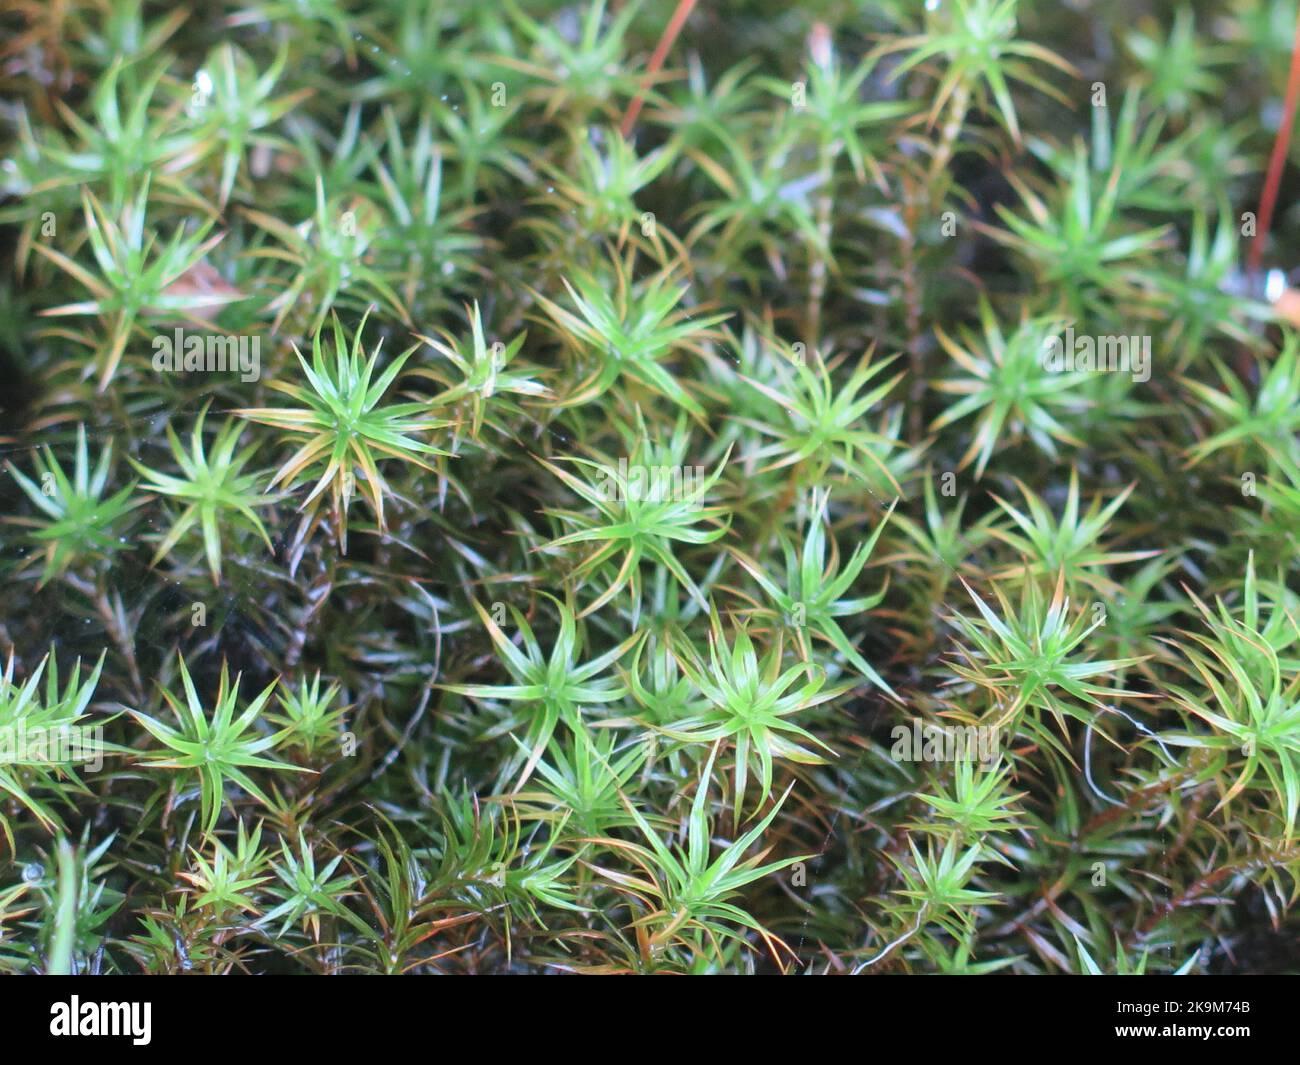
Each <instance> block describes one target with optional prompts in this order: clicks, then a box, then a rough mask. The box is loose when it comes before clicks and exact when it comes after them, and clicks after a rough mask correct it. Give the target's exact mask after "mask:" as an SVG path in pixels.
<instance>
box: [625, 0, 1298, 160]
mask: <svg viewBox="0 0 1300 1065" xmlns="http://www.w3.org/2000/svg"><path fill="white" fill-rule="evenodd" d="M694 8H695V0H677V10H675V11H674V12H673V17H672V18H670V19H669V20H668V25H667V26H666V27H664V35H663V36H662V37H660V38H659V43H658V44H657V45H655V50H654V52H652V53H651V55H650V62H649V64H648V65H647V66H646V70H645V78H644V79H643V80H642V82H641V91H640V92H639V93H637V94H636V99H634V100H633V101H632V102H631V103H630V104H629V105H628V109H627V114H625V115H624V116H623V136H624V137H630V136H631V135H632V129H633V127H635V126H636V120H637V116H638V115H639V114H641V105H642V104H643V103H645V94H646V89H648V88H649V87H650V82H651V80H652V79H653V78H654V76H655V75H656V74H658V73H659V68H660V67H662V66H663V65H664V60H665V59H667V58H668V53H669V51H670V50H671V49H672V46H673V42H675V41H676V40H677V35H678V34H679V33H681V32H682V27H683V26H684V25H686V20H687V19H688V18H690V15H691V11H693V10H694ZM1297 44H1298V45H1300V37H1297Z"/></svg>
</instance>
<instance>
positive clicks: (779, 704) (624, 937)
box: [0, 0, 1300, 973]
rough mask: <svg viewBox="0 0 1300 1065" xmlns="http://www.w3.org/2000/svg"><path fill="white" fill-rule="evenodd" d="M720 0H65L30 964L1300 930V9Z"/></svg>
mask: <svg viewBox="0 0 1300 1065" xmlns="http://www.w3.org/2000/svg"><path fill="white" fill-rule="evenodd" d="M674 8H675V4H674V3H671V2H669V0H644V2H641V3H609V4H606V3H604V2H603V0H596V2H594V3H589V4H588V3H576V4H560V3H552V2H546V0H528V2H526V3H507V4H494V3H468V2H453V3H447V2H442V0H429V2H407V3H397V2H390V3H380V2H373V3H361V2H355V3H344V2H342V0H319V2H314V3H312V4H310V5H303V4H290V3H264V2H254V0H248V2H241V3H235V2H231V3H226V4H216V5H214V4H208V5H193V6H192V7H179V8H178V7H175V6H174V5H171V4H153V3H148V4H145V3H140V2H132V0H112V2H108V3H90V2H71V3H67V4H62V5H54V6H51V5H47V4H44V3H40V2H39V0H37V2H31V3H27V2H20V3H19V4H17V6H16V7H14V9H13V10H12V11H11V12H10V13H8V14H6V15H5V16H4V20H5V24H6V26H7V27H8V28H11V29H14V30H16V31H18V36H16V37H13V38H11V41H13V42H16V43H11V44H10V45H8V46H5V47H6V49H7V50H6V51H5V52H4V62H3V64H0V83H2V84H3V89H4V92H5V95H6V96H7V97H8V98H10V99H11V100H12V101H13V105H12V106H11V107H6V109H5V110H4V112H3V114H2V115H0V154H2V155H3V156H4V162H3V168H0V193H3V197H4V198H3V200H2V201H0V230H2V231H3V234H4V237H5V239H4V243H3V249H4V250H3V258H2V260H0V309H3V311H4V314H3V318H4V323H3V329H2V330H0V363H2V366H3V370H4V377H5V382H6V383H5V393H4V395H3V396H2V397H0V404H3V406H4V409H3V415H4V421H3V423H0V425H2V427H3V431H4V433H5V434H6V435H4V436H3V437H2V438H0V447H3V451H4V458H5V459H6V460H7V461H6V466H5V470H4V472H3V476H0V500H2V501H3V514H4V518H5V520H4V522H3V523H0V582H2V586H3V588H4V592H3V607H2V613H0V654H3V659H4V670H3V674H2V675H0V729H7V730H9V733H12V737H11V738H13V737H18V736H19V735H21V736H23V737H25V738H24V739H22V740H21V743H20V744H19V745H20V746H21V745H22V744H26V746H23V747H22V750H21V751H18V748H17V747H15V744H14V743H10V744H9V745H8V746H4V745H0V752H3V751H12V752H13V753H11V755H10V756H9V757H8V758H7V760H6V761H5V762H4V764H0V825H2V826H3V828H4V831H3V833H0V971H14V972H31V971H70V970H71V971H86V970H88V969H93V968H95V967H98V968H100V969H102V970H103V971H111V972H139V971H144V972H177V971H180V970H183V969H185V970H199V971H205V972H231V971H242V970H252V971H266V972H280V971H285V970H297V971H308V972H318V973H326V972H339V971H347V972H357V971H362V972H409V971H416V972H420V971H432V970H445V971H469V972H484V971H504V970H507V969H515V970H517V969H520V968H527V969H532V970H537V971H547V970H551V971H555V970H563V971H571V970H579V971H590V972H620V971H638V972H647V971H677V972H719V971H731V972H752V971H758V970H768V971H771V970H775V969H778V968H779V969H782V970H785V971H806V970H808V969H810V968H811V969H812V970H813V971H822V970H824V969H833V970H836V971H854V972H870V973H874V972H909V973H935V972H940V973H956V972H968V973H983V972H994V971H1012V972H1017V973H1057V972H1081V973H1094V972H1144V971H1145V972H1151V973H1157V972H1158V973H1168V972H1174V971H1182V972H1213V971H1235V972H1254V971H1263V970H1269V969H1276V968H1282V967H1285V966H1287V965H1291V966H1294V964H1295V963H1294V960H1293V959H1292V960H1290V961H1287V960H1285V953H1284V951H1283V950H1282V947H1281V945H1282V944H1284V943H1287V942H1292V941H1294V938H1295V936H1296V934H1297V918H1296V916H1295V914H1294V912H1293V909H1292V905H1291V904H1292V901H1293V896H1294V894H1295V892H1296V889H1297V886H1298V885H1297V879H1296V878H1297V872H1298V871H1300V840H1297V838H1296V819H1297V811H1298V810H1300V654H1297V652H1296V647H1297V641H1300V626H1298V625H1297V621H1298V620H1300V616H1298V615H1297V606H1300V601H1298V600H1297V596H1296V592H1295V591H1294V590H1293V589H1294V587H1295V586H1294V585H1292V584H1291V580H1292V573H1293V572H1297V573H1298V575H1300V568H1298V567H1297V563H1296V551H1295V546H1296V544H1295V529H1296V527H1297V519H1298V518H1300V443H1298V441H1297V436H1296V432H1295V430H1296V425H1297V418H1298V417H1300V415H1297V411H1300V403H1298V401H1297V400H1298V397H1297V382H1298V381H1300V375H1298V374H1297V370H1296V353H1297V340H1296V336H1295V334H1294V333H1292V331H1291V327H1290V326H1289V325H1288V324H1287V323H1286V322H1285V321H1283V320H1282V319H1281V317H1280V316H1277V315H1275V312H1274V310H1273V307H1272V306H1271V305H1270V304H1269V303H1268V302H1267V301H1266V300H1265V299H1264V293H1263V290H1262V288H1258V287H1252V284H1251V283H1249V279H1247V278H1244V277H1243V272H1242V265H1241V264H1243V263H1244V262H1245V261H1246V257H1247V250H1248V246H1249V244H1250V241H1251V239H1252V236H1253V234H1254V232H1255V229H1256V227H1258V226H1259V225H1260V224H1261V222H1262V220H1261V219H1260V218H1259V217H1258V215H1257V212H1258V211H1259V200H1260V191H1261V188H1262V186H1263V183H1264V182H1263V170H1264V164H1265V161H1266V159H1267V157H1268V153H1269V151H1270V149H1271V147H1272V144H1273V138H1274V134H1275V133H1276V129H1275V125H1276V118H1275V117H1274V116H1275V115H1276V114H1277V113H1279V112H1280V110H1281V106H1280V104H1281V101H1280V94H1281V92H1282V86H1283V84H1284V81H1285V71H1286V64H1287V60H1288V54H1287V52H1286V50H1285V49H1284V48H1283V49H1279V48H1278V46H1277V42H1278V41H1279V40H1281V39H1283V38H1286V37H1287V34H1289V32H1290V28H1291V24H1290V19H1291V18H1293V13H1291V8H1290V7H1289V6H1288V5H1285V4H1280V3H1271V2H1267V0H1220V2H1206V3H1198V4H1195V5H1190V6H1179V5H1174V4H1169V3H1163V2H1143V3H1138V4H1137V5H1136V6H1135V5H1134V4H1131V3H1126V4H1117V3H1110V2H1096V3H1077V4H1028V3H1024V4H1017V3H1016V2H1015V0H939V2H937V3H924V2H921V0H915V2H912V0H887V2H883V3H880V4H875V5H860V4H850V3H842V2H834V0H819V2H815V3H812V4H805V5H798V6H797V7H795V8H791V7H790V5H788V4H785V3H776V2H768V0H755V2H752V3H748V4H744V5H700V6H699V7H698V8H697V9H695V10H694V11H693V12H692V14H691V15H690V17H689V18H688V19H687V21H686V22H685V25H684V27H683V28H682V30H681V34H680V36H679V37H678V38H677V39H676V40H675V41H674V42H671V47H670V48H669V50H668V53H667V56H668V58H667V62H666V64H665V65H664V67H663V69H662V70H658V69H657V68H655V67H653V66H652V64H651V61H650V57H651V55H652V53H653V52H654V50H655V47H656V44H657V43H658V42H659V40H660V37H661V35H662V34H663V33H664V30H665V27H667V26H668V25H669V24H670V21H671V19H672V17H673V13H674ZM1279 26H1281V29H1280V30H1279V29H1278V27H1279ZM1287 39H1289V38H1287ZM642 94H644V100H643V106H637V105H634V101H635V100H636V99H637V98H638V97H639V96H641V95H642ZM1292 179H1293V174H1290V173H1288V174H1286V175H1285V180H1284V183H1283V193H1284V194H1283V198H1282V201H1281V204H1282V206H1283V207H1285V205H1286V202H1287V199H1286V197H1287V194H1289V192H1290V191H1291V188H1292V185H1293V180H1292ZM1294 221H1295V220H1294V218H1293V216H1292V213H1290V212H1288V211H1286V210H1280V211H1279V212H1278V214H1277V217H1276V222H1275V224H1274V226H1273V230H1274V232H1273V233H1271V234H1267V235H1266V236H1267V237H1268V244H1267V246H1266V249H1265V250H1266V252H1268V253H1269V254H1270V255H1271V254H1273V253H1274V251H1275V252H1276V254H1277V255H1279V256H1280V255H1282V254H1284V253H1285V249H1287V248H1288V247H1291V246H1294V244H1295V238H1296V236H1297V233H1296V231H1295V226H1294ZM1275 265H1277V266H1279V267H1281V268H1285V267H1286V266H1287V265H1288V264H1287V263H1286V262H1285V261H1278V262H1276V263H1275ZM160 352H161V353H162V354H163V355H167V356H168V357H166V358H163V357H159V353H160ZM208 415H211V417H208ZM354 504H358V505H354ZM51 649H52V650H51ZM78 659H79V660H80V662H81V663H82V664H83V665H84V664H86V663H96V665H95V666H94V668H93V670H90V669H86V670H83V669H81V668H80V667H75V668H74V667H73V663H75V662H77V660H78ZM59 665H62V666H63V675H64V677H65V678H69V679H66V681H65V683H64V686H63V687H60V685H59V682H58V680H57V679H56V678H57V677H58V666H59ZM20 726H21V729H20ZM41 730H44V732H42V731H41ZM69 730H74V731H75V730H80V731H77V732H76V735H77V736H78V737H79V738H89V739H91V740H92V741H93V742H94V743H96V744H98V746H97V747H96V748H95V750H96V751H97V752H98V755H99V756H101V760H100V761H99V762H98V763H96V764H91V761H90V760H89V759H88V758H84V757H82V756H83V755H86V753H87V752H86V751H84V750H82V751H78V750H75V749H73V748H71V747H68V746H66V745H65V746H63V747H58V746H57V742H59V741H60V738H61V737H62V738H64V739H66V737H67V736H68V735H69V734H70V732H69ZM38 733H39V734H40V735H41V742H42V744H43V747H42V750H43V751H44V754H43V755H42V756H41V757H39V758H38V757H36V752H37V748H36V747H34V746H33V744H34V743H35V740H34V739H33V738H32V737H33V736H36V735H37V734H38ZM83 734H84V735H83ZM6 735H8V734H6ZM4 738H5V737H4V736H0V739H4ZM15 742H18V741H17V740H15ZM1247 945H1248V946H1247ZM1273 945H1276V948H1275V947H1274V946H1273Z"/></svg>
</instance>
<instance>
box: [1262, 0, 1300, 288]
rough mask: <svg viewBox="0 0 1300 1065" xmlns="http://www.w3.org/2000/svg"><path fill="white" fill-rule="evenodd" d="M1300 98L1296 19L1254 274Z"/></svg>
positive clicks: (1299, 42) (1299, 29) (1266, 182)
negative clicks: (1284, 99)
mask: <svg viewBox="0 0 1300 1065" xmlns="http://www.w3.org/2000/svg"><path fill="white" fill-rule="evenodd" d="M1297 97H1300V19H1297V20H1296V26H1295V43H1294V44H1292V45H1291V72H1290V74H1288V75H1287V79H1286V106H1285V108H1284V110H1283V112H1282V125H1281V126H1280V127H1279V128H1278V131H1277V136H1276V137H1274V138H1273V154H1272V155H1270V156H1269V160H1268V174H1267V176H1266V177H1265V179H1264V194H1263V196H1262V197H1261V198H1260V201H1259V219H1258V222H1259V227H1258V228H1257V229H1256V230H1255V241H1254V243H1253V244H1251V246H1250V272H1251V273H1252V274H1257V273H1259V264H1260V261H1261V260H1262V259H1263V256H1264V238H1265V236H1266V235H1267V234H1268V230H1269V226H1270V225H1272V222H1273V207H1274V206H1275V205H1276V203H1277V190H1278V186H1279V185H1280V184H1281V183H1282V167H1283V166H1284V165H1285V164H1286V156H1287V149H1288V148H1289V147H1290V145H1291V127H1292V126H1293V125H1294V124H1295V109H1296V98H1297Z"/></svg>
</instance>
